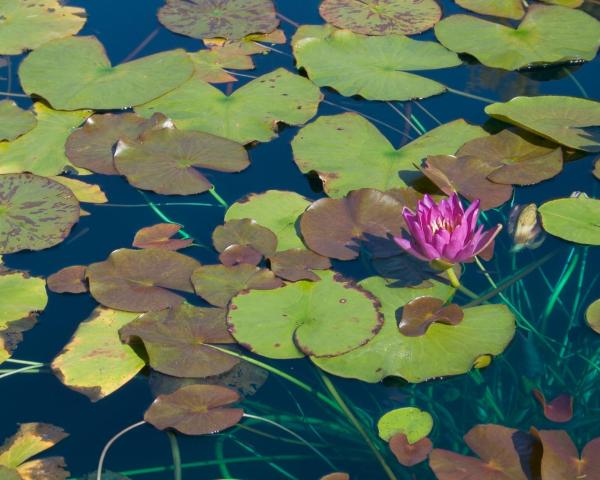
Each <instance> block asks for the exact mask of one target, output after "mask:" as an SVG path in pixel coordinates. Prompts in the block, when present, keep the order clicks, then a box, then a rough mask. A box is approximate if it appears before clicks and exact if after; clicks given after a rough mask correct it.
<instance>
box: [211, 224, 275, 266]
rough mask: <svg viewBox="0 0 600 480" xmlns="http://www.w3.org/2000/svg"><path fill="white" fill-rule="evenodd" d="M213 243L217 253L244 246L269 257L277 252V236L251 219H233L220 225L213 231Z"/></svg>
mask: <svg viewBox="0 0 600 480" xmlns="http://www.w3.org/2000/svg"><path fill="white" fill-rule="evenodd" d="M212 241H213V245H214V247H215V249H216V250H217V252H224V251H225V249H227V248H228V247H230V246H232V245H242V246H248V247H252V248H253V249H254V250H256V251H257V252H260V253H261V254H262V255H264V256H265V257H268V256H270V255H272V254H273V253H275V250H277V236H276V235H275V234H274V233H273V232H272V231H271V230H269V229H268V228H266V227H262V226H260V225H259V224H258V223H256V221H254V220H251V219H249V218H242V219H239V220H236V219H233V220H229V221H228V222H226V223H225V225H219V226H218V227H217V228H215V229H214V231H213V234H212Z"/></svg>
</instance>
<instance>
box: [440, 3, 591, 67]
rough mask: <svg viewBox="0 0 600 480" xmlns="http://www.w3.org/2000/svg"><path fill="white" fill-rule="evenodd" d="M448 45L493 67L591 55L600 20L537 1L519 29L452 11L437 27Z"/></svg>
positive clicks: (579, 58)
mask: <svg viewBox="0 0 600 480" xmlns="http://www.w3.org/2000/svg"><path fill="white" fill-rule="evenodd" d="M435 35H436V37H437V38H438V40H439V41H440V43H441V44H442V45H444V46H445V47H446V48H448V49H450V50H452V51H454V52H460V53H468V54H469V55H472V56H474V57H475V58H477V60H479V61H480V62H481V63H482V64H484V65H487V66H488V67H495V68H503V69H505V70H517V69H519V68H522V67H526V66H528V65H532V64H540V63H558V62H566V61H569V60H592V59H593V58H594V57H595V56H596V51H597V50H598V46H599V45H600V40H599V35H600V22H598V21H597V20H596V19H595V18H593V17H591V16H590V15H588V14H587V13H585V12H582V11H580V10H572V9H570V8H565V7H551V6H544V5H532V6H531V7H530V8H529V9H528V11H527V15H525V18H524V19H523V21H522V22H521V23H520V25H519V26H518V28H516V29H515V28H512V27H507V26H504V25H501V24H499V23H494V22H489V21H487V20H483V19H481V18H477V17H475V16H472V15H452V16H450V17H446V18H445V19H444V20H442V21H441V22H440V23H438V24H437V25H436V26H435Z"/></svg>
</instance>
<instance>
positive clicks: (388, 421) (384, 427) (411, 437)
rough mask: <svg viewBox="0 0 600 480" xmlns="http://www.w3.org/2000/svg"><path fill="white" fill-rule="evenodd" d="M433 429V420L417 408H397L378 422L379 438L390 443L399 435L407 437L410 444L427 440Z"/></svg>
mask: <svg viewBox="0 0 600 480" xmlns="http://www.w3.org/2000/svg"><path fill="white" fill-rule="evenodd" d="M432 428H433V418H432V417H431V415H430V414H429V413H427V412H424V411H423V410H420V409H418V408H416V407H403V408H396V409H395V410H392V411H390V412H387V413H386V414H385V415H383V416H382V417H381V418H380V419H379V421H378V422H377V431H378V433H379V437H380V438H382V439H383V440H385V441H386V442H389V440H390V439H391V438H392V437H393V436H394V435H396V434H398V433H403V434H404V435H406V438H407V440H408V443H415V442H418V441H419V440H421V439H423V438H425V437H426V436H427V435H429V433H430V432H431V429H432Z"/></svg>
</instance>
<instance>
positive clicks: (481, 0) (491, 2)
mask: <svg viewBox="0 0 600 480" xmlns="http://www.w3.org/2000/svg"><path fill="white" fill-rule="evenodd" d="M456 3H457V4H458V5H460V6H461V7H463V8H466V9H467V10H471V11H472V12H477V13H481V14H482V15H492V16H494V17H503V18H511V19H513V20H519V19H521V18H522V17H523V15H525V8H524V7H523V2H522V1H521V0H456Z"/></svg>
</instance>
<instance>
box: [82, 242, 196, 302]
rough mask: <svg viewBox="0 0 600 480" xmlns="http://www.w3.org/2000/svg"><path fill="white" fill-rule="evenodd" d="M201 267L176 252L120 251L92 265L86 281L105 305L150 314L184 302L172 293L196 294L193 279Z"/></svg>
mask: <svg viewBox="0 0 600 480" xmlns="http://www.w3.org/2000/svg"><path fill="white" fill-rule="evenodd" d="M199 266H200V263H199V262H197V261H196V260H194V259H193V258H191V257H187V256H185V255H182V254H181V253H177V252H171V251H168V250H159V249H147V250H128V249H126V248H121V249H119V250H115V251H114V252H112V253H111V254H110V256H109V257H108V259H107V260H105V261H104V262H98V263H92V264H91V265H90V266H89V267H88V268H87V278H88V281H89V283H90V293H91V294H92V296H93V297H94V298H95V299H96V300H97V301H98V302H99V303H101V304H102V305H104V306H107V307H111V308H116V309H119V310H128V311H132V312H148V311H151V310H162V309H163V308H166V307H170V306H174V305H178V304H179V303H181V302H182V301H183V298H182V297H180V296H179V295H177V294H176V293H174V292H172V291H171V290H180V291H183V292H189V293H193V291H194V288H193V286H192V282H191V281H190V277H191V275H192V272H193V271H194V270H195V269H196V268H198V267H199ZM167 289H170V290H167Z"/></svg>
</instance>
